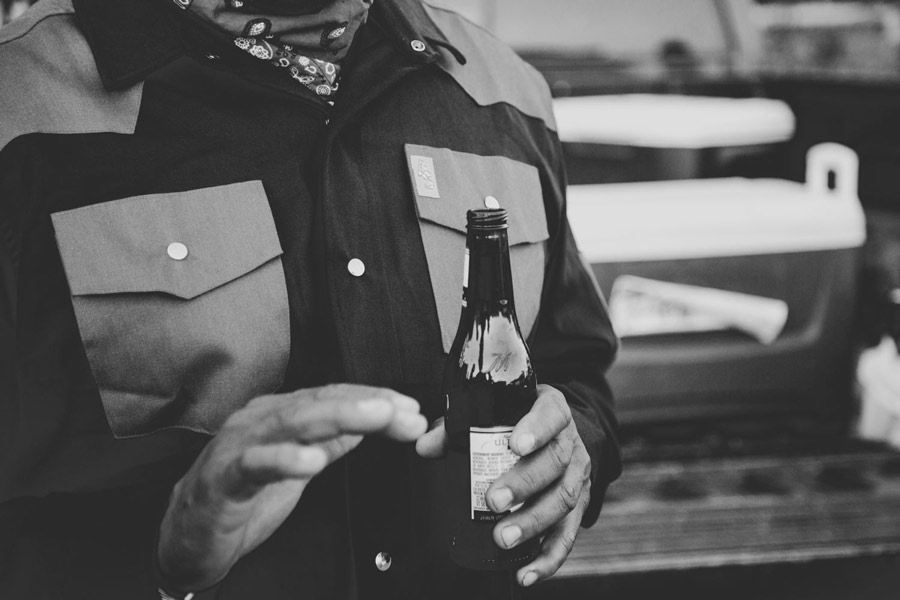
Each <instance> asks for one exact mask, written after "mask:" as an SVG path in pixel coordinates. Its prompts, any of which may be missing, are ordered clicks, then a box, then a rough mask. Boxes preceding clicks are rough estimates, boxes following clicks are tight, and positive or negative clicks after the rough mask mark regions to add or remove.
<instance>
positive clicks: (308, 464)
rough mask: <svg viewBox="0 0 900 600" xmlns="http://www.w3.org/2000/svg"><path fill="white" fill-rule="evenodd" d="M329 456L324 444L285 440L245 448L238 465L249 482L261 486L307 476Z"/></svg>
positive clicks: (327, 461)
mask: <svg viewBox="0 0 900 600" xmlns="http://www.w3.org/2000/svg"><path fill="white" fill-rule="evenodd" d="M357 443H358V442H357ZM332 460H333V459H332V457H331V456H329V453H328V452H326V451H325V450H324V449H323V448H320V447H317V446H301V445H299V444H292V443H289V442H285V443H281V444H270V445H267V446H252V447H250V448H248V449H247V450H245V451H244V453H243V455H242V456H241V459H240V468H241V471H242V474H243V476H244V477H245V478H246V481H247V482H248V483H251V484H254V485H257V486H260V487H261V486H264V485H267V484H269V483H274V482H276V481H281V480H283V479H309V478H310V477H313V476H314V475H317V474H318V473H319V472H321V471H322V469H324V468H325V467H326V466H327V465H328V464H329V463H331V462H332Z"/></svg>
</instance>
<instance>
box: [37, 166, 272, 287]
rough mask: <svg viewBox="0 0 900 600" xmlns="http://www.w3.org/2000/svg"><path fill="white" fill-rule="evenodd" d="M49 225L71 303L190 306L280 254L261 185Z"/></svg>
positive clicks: (136, 202)
mask: <svg viewBox="0 0 900 600" xmlns="http://www.w3.org/2000/svg"><path fill="white" fill-rule="evenodd" d="M52 219H53V227H54V229H55V231H56V240H57V244H58V246H59V251H60V255H61V257H62V261H63V266H64V267H65V270H66V277H67V278H68V280H69V287H70V289H71V292H72V294H73V295H74V296H83V295H89V294H117V293H133V292H163V293H166V294H171V295H174V296H177V297H179V298H184V299H191V298H194V297H196V296H199V295H201V294H203V293H205V292H208V291H210V290H212V289H215V288H217V287H219V286H221V285H223V284H225V283H227V282H229V281H231V280H233V279H236V278H237V277H240V276H241V275H244V274H245V273H248V272H250V271H252V270H254V269H256V268H257V267H259V266H261V265H263V264H265V263H266V262H268V261H270V260H272V259H273V258H275V257H277V256H279V255H281V254H282V250H281V244H280V243H279V241H278V233H277V231H276V230H275V223H274V221H273V219H272V212H271V209H270V208H269V202H268V199H267V198H266V193H265V190H264V189H263V186H262V183H261V182H259V181H250V182H245V183H235V184H231V185H224V186H220V187H213V188H204V189H199V190H191V191H187V192H175V193H170V194H153V195H147V196H136V197H132V198H125V199H122V200H114V201H111V202H103V203H101V204H94V205H92V206H85V207H82V208H76V209H73V210H67V211H63V212H58V213H54V214H53V215H52Z"/></svg>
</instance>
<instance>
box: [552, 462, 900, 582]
mask: <svg viewBox="0 0 900 600" xmlns="http://www.w3.org/2000/svg"><path fill="white" fill-rule="evenodd" d="M897 461H898V456H897V454H895V453H893V452H890V451H886V450H884V451H872V452H863V453H853V454H847V455H844V454H840V453H838V454H827V455H823V456H816V455H805V456H793V457H763V458H759V457H744V458H727V459H708V460H697V461H692V462H688V463H680V462H666V463H650V464H638V465H632V466H631V467H632V468H628V469H626V472H625V475H624V476H623V478H622V480H621V481H620V482H618V483H617V484H615V485H614V487H613V488H612V489H611V494H610V496H611V501H610V502H609V504H608V505H607V507H606V509H605V510H604V514H603V515H602V516H601V519H600V523H599V524H598V525H597V526H595V527H594V528H592V529H590V530H587V531H582V533H581V535H580V537H579V540H578V543H577V544H576V547H575V549H574V550H573V552H572V555H571V556H570V558H569V560H568V561H567V563H566V564H565V565H564V566H563V568H562V569H561V570H560V573H559V574H558V575H557V577H560V578H566V577H585V576H595V575H607V574H613V573H629V572H648V571H658V570H673V569H691V568H698V567H713V566H723V565H748V564H770V563H778V562H807V561H812V560H819V559H826V558H843V557H859V556H870V555H878V554H887V553H900V469H898V468H897Z"/></svg>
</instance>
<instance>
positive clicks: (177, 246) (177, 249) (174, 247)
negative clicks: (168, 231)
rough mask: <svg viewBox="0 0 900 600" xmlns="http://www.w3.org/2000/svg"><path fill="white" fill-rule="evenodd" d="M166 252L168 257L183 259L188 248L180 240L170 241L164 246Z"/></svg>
mask: <svg viewBox="0 0 900 600" xmlns="http://www.w3.org/2000/svg"><path fill="white" fill-rule="evenodd" d="M166 254H168V255H169V258H171V259H172V260H184V259H186V258H187V255H188V249H187V246H185V245H184V244H182V243H181V242H172V243H171V244H169V247H168V248H166Z"/></svg>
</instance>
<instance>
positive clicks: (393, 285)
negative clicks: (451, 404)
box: [0, 0, 619, 599]
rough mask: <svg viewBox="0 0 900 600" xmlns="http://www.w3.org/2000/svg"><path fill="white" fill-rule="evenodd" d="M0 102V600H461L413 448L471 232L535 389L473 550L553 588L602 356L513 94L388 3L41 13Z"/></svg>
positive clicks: (437, 448)
mask: <svg viewBox="0 0 900 600" xmlns="http://www.w3.org/2000/svg"><path fill="white" fill-rule="evenodd" d="M0 78H2V82H3V84H2V86H0V114H2V124H0V149H2V151H0V275H2V279H0V281H2V285H3V288H2V294H0V369H2V370H0V415H2V416H0V461H2V462H0V501H2V502H3V504H2V509H0V540H2V543H0V573H2V575H0V583H2V587H0V590H3V591H2V594H0V595H2V596H3V597H4V598H6V597H9V598H29V599H34V598H81V597H83V598H92V599H95V598H118V599H120V598H147V599H151V598H158V597H160V595H161V596H162V597H188V596H190V595H191V594H195V597H197V598H206V597H209V598H271V599H281V598H309V599H317V598H355V597H358V598H440V597H443V596H444V595H445V594H447V593H448V592H447V590H450V589H451V588H452V587H453V586H452V585H451V584H452V583H453V582H459V581H463V580H465V578H464V577H461V576H460V573H459V572H458V571H457V570H456V569H455V567H453V566H452V565H451V564H450V563H449V560H448V559H447V550H446V532H445V531H443V527H444V526H445V521H444V519H443V518H442V516H441V510H442V498H443V497H444V495H445V494H444V491H443V489H442V487H443V485H444V481H443V479H442V477H441V469H440V465H441V461H440V455H441V453H442V446H443V441H444V439H443V429H442V426H441V425H440V424H439V422H437V424H436V425H435V426H434V427H433V428H432V429H431V430H430V431H429V432H428V433H425V430H426V423H435V422H436V420H437V419H438V418H439V416H440V415H441V414H442V412H443V409H444V399H443V397H442V395H441V389H440V382H441V373H442V370H443V363H444V361H445V359H446V352H447V350H448V348H449V342H450V341H452V340H451V337H452V334H453V331H454V329H455V325H456V321H457V319H458V316H459V304H458V302H459V294H460V277H461V274H462V256H463V250H464V233H463V231H464V225H465V211H466V209H469V208H474V207H478V206H485V205H486V204H487V205H495V204H496V205H500V206H503V207H504V208H507V209H508V210H509V211H510V215H511V222H512V225H511V229H510V240H511V245H512V246H513V248H512V263H513V268H514V272H515V277H516V286H517V287H516V301H517V308H518V312H519V318H520V324H521V326H522V329H523V333H524V334H525V335H526V336H528V339H529V342H530V344H531V347H532V352H533V358H534V362H535V368H536V371H537V373H538V377H539V379H540V380H541V381H542V382H543V383H546V384H547V385H544V386H542V387H541V390H540V395H539V398H538V401H537V403H536V404H535V407H534V409H533V411H532V412H531V413H530V414H529V415H528V416H526V417H525V419H523V421H522V422H521V423H519V425H518V426H517V428H516V430H515V431H514V433H513V436H512V441H511V444H512V447H513V449H514V450H515V451H516V452H517V453H518V454H520V455H522V456H525V457H526V458H525V459H523V460H522V461H521V462H520V463H519V465H517V466H516V467H515V468H514V469H513V470H512V471H510V472H509V473H507V474H506V475H504V476H503V478H502V479H500V480H498V481H497V482H496V483H495V484H494V486H492V488H491V489H490V490H489V493H488V497H489V503H490V505H491V508H492V509H494V510H496V511H498V512H502V511H504V510H506V509H507V508H508V507H509V506H513V505H515V504H518V503H521V502H524V503H525V504H524V506H523V507H522V508H521V509H520V510H518V511H516V512H514V513H513V514H511V515H510V516H507V517H506V518H505V519H504V520H503V521H501V522H500V523H499V524H498V526H497V528H496V530H495V539H496V541H497V543H498V544H500V545H502V546H504V547H512V546H514V545H516V544H519V543H522V541H524V540H526V539H529V538H532V537H535V536H541V537H543V539H544V541H543V547H542V551H541V554H540V555H539V556H538V557H537V558H536V559H535V560H534V561H533V562H532V563H531V564H529V565H526V566H524V567H522V568H521V569H520V570H519V571H518V572H517V573H516V578H517V580H518V582H519V583H520V585H524V586H529V585H532V584H534V583H535V582H537V581H540V580H542V579H545V578H547V577H549V576H550V575H552V574H553V573H554V572H555V571H556V569H558V568H559V566H560V564H561V563H562V561H563V560H564V559H565V557H566V555H567V554H568V552H569V550H570V549H571V546H572V543H573V542H574V539H575V535H576V533H577V530H578V527H579V525H580V524H584V525H589V524H591V523H592V522H594V521H595V520H596V518H597V515H598V513H599V510H600V505H601V501H602V498H603V494H604V491H605V488H606V486H607V485H608V484H609V482H610V481H612V480H613V479H614V478H615V477H616V475H617V473H618V469H619V459H618V453H617V446H616V439H615V425H614V418H613V416H612V412H611V399H610V394H609V392H608V389H607V386H606V383H605V379H604V376H603V372H604V370H605V368H606V367H607V366H608V364H609V363H610V362H611V360H612V358H613V355H614V352H615V346H616V340H615V337H614V335H613V334H612V332H611V328H610V324H609V320H608V318H607V315H606V311H605V308H604V305H603V302H602V300H601V299H600V297H599V295H598V294H597V293H596V292H595V288H594V286H593V284H592V279H591V277H590V276H589V274H588V273H587V271H586V270H585V269H584V267H583V266H582V264H581V263H580V261H579V257H578V254H577V251H576V248H575V245H574V242H573V240H572V236H571V233H570V231H569V227H568V224H567V222H566V219H565V212H564V200H563V198H564V189H565V178H564V171H563V165H562V161H561V154H560V149H559V143H558V138H557V136H556V134H555V132H554V123H553V118H552V113H551V111H550V109H549V102H548V96H547V91H546V85H545V84H544V82H543V80H542V79H541V78H540V77H539V75H537V73H536V72H534V71H533V70H531V69H530V68H529V67H527V66H526V65H525V64H524V63H522V62H521V61H519V60H518V59H517V58H516V57H515V55H514V54H513V53H512V52H511V51H510V50H509V49H507V48H506V47H504V46H503V45H501V44H500V43H499V42H497V41H496V40H495V39H493V38H491V37H490V36H489V35H487V34H486V33H484V32H483V31H481V30H479V29H478V28H476V27H474V26H472V25H471V24H470V23H468V22H466V21H464V20H462V19H461V18H460V17H458V16H457V15H455V14H454V13H452V12H448V11H444V10H439V9H434V8H431V7H426V6H424V5H422V4H420V3H419V1H418V0H377V1H376V2H374V4H373V3H372V2H371V0H317V1H316V0H256V1H252V0H227V1H224V0H193V1H192V0H174V1H173V0H44V1H43V2H41V3H39V4H38V5H37V6H36V7H35V8H34V9H32V10H31V11H30V12H29V13H28V14H26V15H25V16H24V17H22V18H21V19H19V20H18V21H16V22H14V23H13V24H11V25H10V26H8V27H6V28H4V30H3V31H2V33H0ZM423 434H424V435H423ZM413 441H415V442H416V443H415V444H412V442H413ZM158 588H159V589H160V591H159V592H158V591H157V590H158ZM473 597H474V596H473Z"/></svg>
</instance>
